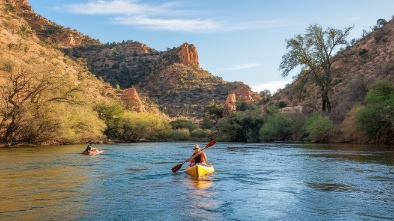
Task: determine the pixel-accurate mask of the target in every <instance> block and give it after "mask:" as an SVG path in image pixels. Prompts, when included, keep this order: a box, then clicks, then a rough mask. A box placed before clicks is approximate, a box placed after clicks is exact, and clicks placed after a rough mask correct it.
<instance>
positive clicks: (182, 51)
mask: <svg viewBox="0 0 394 221" xmlns="http://www.w3.org/2000/svg"><path fill="white" fill-rule="evenodd" d="M177 54H178V56H179V59H180V60H181V62H182V64H184V65H197V66H199V63H198V53H197V48H196V46H194V45H192V44H188V43H184V44H183V45H181V46H180V47H179V48H178V49H177Z"/></svg>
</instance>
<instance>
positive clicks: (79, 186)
mask: <svg viewBox="0 0 394 221" xmlns="http://www.w3.org/2000/svg"><path fill="white" fill-rule="evenodd" d="M193 145H194V143H188V142H185V143H137V144H111V145H93V147H96V148H99V149H103V150H104V153H102V154H100V155H95V156H87V155H83V154H80V153H81V152H82V151H83V150H84V149H85V145H69V146H47V147H21V148H8V149H0V220H393V219H394V147H388V146H363V145H293V144H249V143H248V144H247V143H245V144H244V143H217V144H216V145H214V146H213V147H210V148H209V149H206V150H205V152H206V154H207V156H208V160H209V162H211V163H212V164H213V165H214V166H215V173H213V174H210V175H208V176H206V177H203V178H199V179H193V178H191V177H189V176H188V175H187V174H186V173H185V172H184V169H185V168H186V166H187V164H184V165H183V167H182V168H181V169H180V170H179V171H178V172H176V173H172V171H171V168H172V167H174V166H176V165H177V164H179V163H182V162H183V161H185V159H187V158H188V157H189V156H191V154H192V153H193V150H192V147H193ZM199 145H200V146H201V147H203V146H204V145H205V144H204V143H199Z"/></svg>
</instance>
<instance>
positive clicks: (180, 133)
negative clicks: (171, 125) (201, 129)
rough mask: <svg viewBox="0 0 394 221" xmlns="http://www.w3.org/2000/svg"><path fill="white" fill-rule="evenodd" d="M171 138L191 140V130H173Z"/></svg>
mask: <svg viewBox="0 0 394 221" xmlns="http://www.w3.org/2000/svg"><path fill="white" fill-rule="evenodd" d="M169 138H171V139H173V140H189V139H190V132H189V130H188V129H178V130H173V131H172V133H171V134H170V136H169Z"/></svg>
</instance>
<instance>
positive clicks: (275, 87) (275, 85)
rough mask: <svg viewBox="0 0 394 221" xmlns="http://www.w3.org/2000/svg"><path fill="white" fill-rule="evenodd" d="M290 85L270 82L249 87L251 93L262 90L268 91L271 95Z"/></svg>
mask: <svg viewBox="0 0 394 221" xmlns="http://www.w3.org/2000/svg"><path fill="white" fill-rule="evenodd" d="M289 83H291V82H290V81H270V82H266V83H262V84H257V85H251V86H250V87H251V88H252V91H255V92H260V91H264V90H269V91H270V92H271V94H274V93H276V92H277V91H278V89H283V88H285V86H286V84H289Z"/></svg>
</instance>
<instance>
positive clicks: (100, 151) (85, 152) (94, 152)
mask: <svg viewBox="0 0 394 221" xmlns="http://www.w3.org/2000/svg"><path fill="white" fill-rule="evenodd" d="M102 152H104V150H99V149H95V150H91V151H90V152H88V151H84V152H82V154H85V155H95V154H100V153H102Z"/></svg>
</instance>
